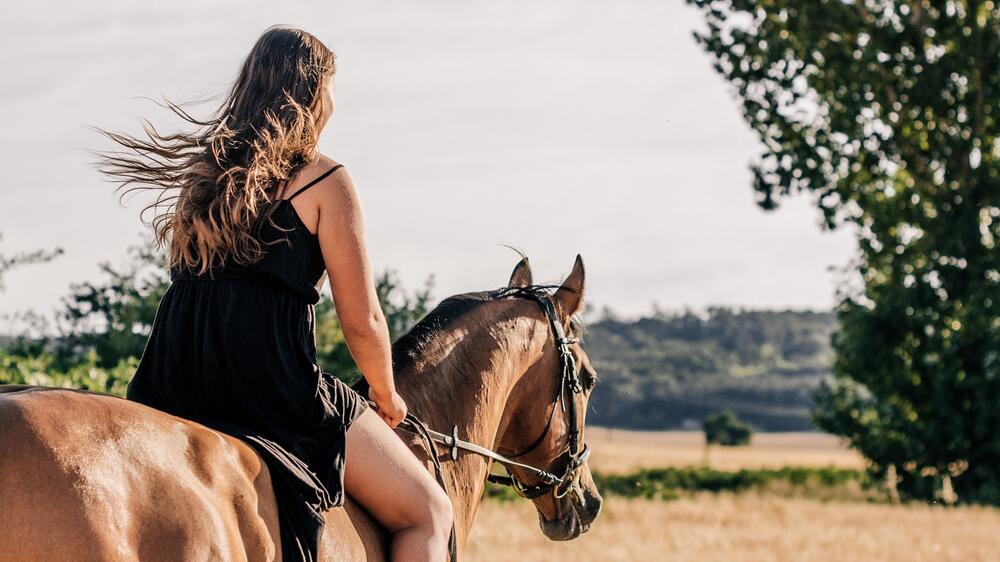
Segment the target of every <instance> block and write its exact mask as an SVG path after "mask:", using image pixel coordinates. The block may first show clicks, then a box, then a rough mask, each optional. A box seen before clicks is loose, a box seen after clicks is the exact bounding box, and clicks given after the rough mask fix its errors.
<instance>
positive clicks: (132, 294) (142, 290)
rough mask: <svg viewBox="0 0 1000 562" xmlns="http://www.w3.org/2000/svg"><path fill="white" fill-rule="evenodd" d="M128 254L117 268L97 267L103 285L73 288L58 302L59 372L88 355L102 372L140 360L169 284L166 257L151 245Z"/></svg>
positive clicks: (74, 285) (89, 283)
mask: <svg viewBox="0 0 1000 562" xmlns="http://www.w3.org/2000/svg"><path fill="white" fill-rule="evenodd" d="M128 253H129V259H128V260H127V261H126V263H125V264H124V265H123V266H121V267H116V266H112V265H111V264H110V263H107V262H104V263H101V264H100V269H101V271H102V272H103V273H104V275H105V279H104V280H103V281H100V282H97V283H91V282H83V283H77V284H73V285H71V292H70V295H69V296H68V297H65V298H63V303H64V306H65V308H64V310H63V312H62V314H61V319H62V321H63V327H62V329H61V331H62V335H61V337H60V338H59V339H58V340H57V342H56V350H57V354H58V365H59V366H60V367H62V368H68V367H69V366H70V365H73V364H75V363H76V362H77V361H80V360H81V357H82V356H83V355H86V354H88V353H91V352H93V353H94V354H95V355H96V357H97V362H98V364H99V365H100V366H101V367H104V368H111V367H113V366H115V365H118V364H119V363H120V362H121V361H123V360H125V359H128V358H130V357H140V356H141V355H142V350H143V348H144V347H145V345H146V339H147V338H148V337H149V332H150V329H151V328H152V326H153V320H154V319H155V318H156V309H157V307H158V305H159V303H160V298H162V297H163V293H164V292H165V291H166V290H167V287H168V286H169V285H170V279H169V276H168V275H167V272H166V268H165V256H162V255H160V254H158V253H157V252H156V251H155V250H154V249H153V246H152V244H151V243H150V242H148V241H147V243H144V244H139V245H135V246H131V247H130V248H129V249H128Z"/></svg>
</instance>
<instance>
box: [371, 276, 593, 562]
mask: <svg viewBox="0 0 1000 562" xmlns="http://www.w3.org/2000/svg"><path fill="white" fill-rule="evenodd" d="M497 294H498V296H500V297H507V296H512V295H513V296H522V297H525V298H530V299H532V300H534V301H536V302H537V303H538V304H539V306H541V307H542V310H543V311H544V312H545V316H546V318H547V319H548V321H549V326H550V328H551V331H552V333H553V335H554V336H555V341H556V345H557V346H558V348H559V366H560V369H559V389H558V392H557V394H556V397H555V398H554V400H553V404H552V411H551V413H549V417H548V420H547V421H546V423H545V429H544V430H543V431H542V434H541V435H540V436H539V437H538V438H537V439H535V441H533V442H532V444H531V445H529V446H527V447H526V448H525V449H523V450H521V451H519V452H517V453H514V454H511V455H509V456H505V455H502V454H500V453H498V452H496V451H493V450H491V449H489V448H486V447H483V446H482V445H477V444H475V443H471V442H469V441H465V440H463V439H461V438H459V436H458V426H453V427H452V430H451V434H450V435H449V434H446V433H441V432H438V431H434V430H433V429H430V428H428V427H427V424H425V423H424V422H423V421H421V420H420V419H419V418H418V417H417V416H415V415H414V414H412V413H410V412H407V413H406V416H405V417H404V418H403V420H402V421H401V422H400V423H399V425H398V426H397V428H398V429H402V430H404V431H407V432H409V433H413V434H415V435H418V436H420V438H421V439H422V440H423V441H424V443H425V445H426V448H427V451H428V453H429V455H430V458H431V462H432V463H433V465H434V473H435V477H436V478H437V480H438V482H439V483H440V484H441V487H442V488H444V490H445V492H447V491H448V488H447V486H446V485H445V481H444V473H443V470H442V468H441V460H440V458H439V455H438V449H437V446H436V445H435V443H440V444H442V445H446V446H447V447H448V448H449V454H448V457H449V458H450V459H451V460H452V461H454V460H455V459H457V458H458V450H459V449H462V450H463V451H468V452H470V453H474V454H477V455H480V456H482V457H485V458H488V459H491V460H493V461H496V462H498V463H500V464H501V465H503V466H504V467H505V468H507V472H508V474H509V476H499V475H495V474H488V475H487V477H486V479H487V480H488V481H490V482H493V483H495V484H501V485H505V486H510V487H511V488H513V489H514V491H515V492H516V493H517V494H518V495H519V496H521V497H523V498H526V499H535V498H538V497H541V496H543V495H545V494H546V493H548V492H550V491H552V492H553V495H554V496H555V497H556V498H562V497H564V496H565V495H566V494H568V493H569V492H570V491H573V492H574V495H573V496H572V499H573V500H574V501H577V502H579V503H581V504H582V502H583V490H582V489H581V488H580V485H579V482H578V481H577V472H578V471H579V470H580V467H582V466H583V464H584V463H585V462H587V459H588V458H589V457H590V447H589V446H588V445H587V444H585V443H582V441H581V439H580V438H581V434H582V429H581V428H580V427H579V423H578V421H579V419H580V415H579V412H578V408H577V404H576V400H575V399H574V397H575V396H569V397H568V399H567V390H569V392H571V393H573V394H574V395H575V394H582V393H583V386H582V384H581V383H580V377H579V372H578V370H577V366H576V359H575V358H574V357H573V353H572V352H571V351H570V348H569V345H570V344H571V343H576V342H578V341H579V339H578V338H569V337H566V333H565V331H564V330H563V327H562V323H561V322H559V317H558V314H557V313H556V310H555V305H554V304H553V302H552V294H551V293H549V292H547V291H544V290H542V288H541V286H539V285H534V286H530V287H520V286H514V287H504V288H503V289H500V290H499V291H498V293H497ZM368 402H369V404H371V405H372V406H373V407H377V405H376V404H375V403H374V402H373V401H372V400H368ZM557 406H558V407H560V408H561V410H562V411H563V412H567V411H568V413H569V420H568V422H567V423H568V426H569V428H568V434H569V443H568V445H567V448H566V449H565V450H563V452H562V453H561V454H560V458H563V457H565V458H566V459H567V460H566V466H565V468H564V469H563V471H562V474H560V475H556V474H554V473H553V472H550V471H548V470H545V469H542V468H539V467H536V466H533V465H530V464H525V463H521V462H517V461H515V460H513V458H514V457H520V456H524V455H526V454H528V453H530V452H531V451H533V450H535V449H536V448H538V446H539V445H541V444H542V441H543V440H544V439H545V437H546V436H547V435H548V434H549V430H550V429H551V427H552V420H553V418H554V417H555V411H556V407H557ZM511 467H516V468H519V469H521V470H523V471H526V472H530V473H532V474H534V475H535V476H536V477H537V478H538V480H539V482H538V483H536V484H531V485H525V484H524V483H522V482H521V481H519V480H518V479H517V478H516V477H515V476H514V474H513V472H511V471H510V468H511ZM448 549H449V554H450V559H451V560H452V561H453V562H454V561H457V560H458V554H457V547H456V538H455V526H454V523H453V524H452V529H451V536H450V537H449V540H448Z"/></svg>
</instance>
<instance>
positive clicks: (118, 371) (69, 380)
mask: <svg viewBox="0 0 1000 562" xmlns="http://www.w3.org/2000/svg"><path fill="white" fill-rule="evenodd" d="M55 362H56V357H55V356H54V355H53V354H52V353H49V352H40V353H37V354H33V355H22V354H19V353H11V352H8V351H0V384H30V385H38V386H52V387H59V388H80V389H84V390H91V391H94V392H104V393H108V394H114V395H115V396H121V397H124V396H125V388H126V386H127V385H128V381H129V379H131V378H132V374H133V373H134V372H135V368H136V366H137V365H138V364H139V360H138V359H137V358H135V357H128V358H125V359H122V360H120V361H119V362H118V363H117V364H115V365H114V366H112V367H110V368H104V367H101V366H100V365H99V361H98V357H97V354H96V353H94V352H93V351H90V352H88V353H86V354H85V355H84V357H83V359H82V360H81V361H80V362H79V363H77V364H75V365H72V366H71V367H69V368H68V369H65V370H60V369H57V368H56V367H55Z"/></svg>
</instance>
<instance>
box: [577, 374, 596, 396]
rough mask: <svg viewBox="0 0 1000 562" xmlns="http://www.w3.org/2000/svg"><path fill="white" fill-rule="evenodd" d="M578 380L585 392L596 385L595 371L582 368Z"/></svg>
mask: <svg viewBox="0 0 1000 562" xmlns="http://www.w3.org/2000/svg"><path fill="white" fill-rule="evenodd" d="M580 382H581V383H583V389H584V390H586V391H587V392H589V391H591V390H593V389H594V387H595V386H597V373H595V372H594V371H592V370H590V369H584V370H583V371H582V372H581V373H580Z"/></svg>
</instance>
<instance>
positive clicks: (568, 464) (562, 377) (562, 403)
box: [487, 285, 590, 502]
mask: <svg viewBox="0 0 1000 562" xmlns="http://www.w3.org/2000/svg"><path fill="white" fill-rule="evenodd" d="M537 287H538V286H537V285H535V286H531V287H519V286H514V287H507V288H506V289H502V290H501V295H502V296H508V295H511V294H516V295H520V296H524V297H527V298H531V299H533V300H535V301H536V302H538V304H539V305H540V306H541V307H542V310H543V311H545V316H546V317H547V319H548V321H549V326H550V328H551V330H552V333H553V334H554V336H555V342H556V347H557V348H558V352H559V387H558V391H557V393H556V397H555V398H554V399H553V401H552V410H551V411H550V412H549V418H548V420H546V422H545V429H544V430H543V431H542V434H541V435H539V436H538V438H537V439H535V440H534V441H533V442H532V443H531V444H530V445H528V446H527V447H525V448H524V449H521V450H520V451H518V452H516V453H511V454H509V455H507V456H505V457H503V458H496V457H493V458H494V460H497V462H499V463H500V464H503V465H504V466H505V467H506V468H508V471H507V472H508V474H509V476H499V475H495V474H490V475H489V476H487V479H488V480H489V481H490V482H493V483H495V484H502V485H506V486H510V487H511V488H513V489H514V491H515V492H517V494H518V495H520V496H521V497H523V498H527V499H535V498H537V497H540V496H543V495H545V494H547V493H548V492H549V491H550V490H551V491H553V492H554V494H553V495H555V497H557V498H562V497H564V496H565V495H566V494H568V493H569V491H570V490H573V491H575V492H576V496H575V497H576V498H577V499H579V500H580V501H581V502H582V500H583V497H582V494H583V491H582V490H581V489H580V487H579V484H578V482H577V477H576V476H577V472H578V471H579V470H580V467H582V466H583V463H585V462H587V459H588V458H589V457H590V446H588V445H587V444H586V443H583V441H582V440H581V436H582V428H581V427H580V425H579V420H580V418H581V416H580V412H579V411H578V410H577V404H576V396H575V395H576V394H583V384H582V383H581V381H580V373H579V371H578V369H577V365H576V358H575V357H574V356H573V353H572V352H571V351H570V349H569V345H570V344H571V343H577V342H578V341H579V338H570V337H567V336H566V333H565V331H564V330H563V327H562V323H561V322H559V317H558V315H557V314H556V310H555V306H554V305H553V304H552V296H551V294H549V293H547V292H543V291H540V290H539V289H538V288H537ZM567 390H568V391H569V392H572V393H573V396H569V397H568V399H567ZM567 404H568V406H567ZM557 406H559V407H560V408H561V410H562V411H563V413H568V414H569V418H568V420H567V425H568V427H567V432H568V434H569V439H568V443H567V445H566V449H564V450H563V451H562V452H561V453H560V455H559V458H560V459H562V458H563V457H565V458H566V461H565V467H564V468H563V471H562V474H561V475H559V476H556V475H555V474H553V473H551V472H548V471H545V470H542V469H539V468H537V467H534V466H531V465H526V464H522V463H519V462H516V461H514V460H512V459H515V458H517V457H523V456H524V455H527V454H528V453H530V452H532V451H534V450H535V449H537V448H538V446H539V445H541V444H542V442H543V441H544V440H545V437H547V436H548V434H549V430H551V429H552V420H553V418H554V417H555V413H556V407H557ZM498 456H502V455H499V454H498ZM512 466H515V467H518V468H520V469H522V470H526V471H528V472H531V473H534V474H535V475H536V476H537V477H538V479H539V480H540V481H539V482H538V483H537V484H532V485H527V486H526V485H524V484H523V483H522V482H520V481H519V480H518V479H517V478H516V477H514V474H513V473H512V472H510V470H509V468H510V467H512Z"/></svg>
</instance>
